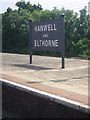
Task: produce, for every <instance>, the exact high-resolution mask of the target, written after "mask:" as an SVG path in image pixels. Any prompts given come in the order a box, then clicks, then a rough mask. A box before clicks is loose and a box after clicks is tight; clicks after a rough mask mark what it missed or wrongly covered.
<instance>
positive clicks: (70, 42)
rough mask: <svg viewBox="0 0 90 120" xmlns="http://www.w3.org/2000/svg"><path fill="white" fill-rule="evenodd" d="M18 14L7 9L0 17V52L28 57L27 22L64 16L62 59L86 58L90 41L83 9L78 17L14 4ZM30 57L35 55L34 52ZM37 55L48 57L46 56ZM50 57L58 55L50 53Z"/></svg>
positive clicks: (72, 14)
mask: <svg viewBox="0 0 90 120" xmlns="http://www.w3.org/2000/svg"><path fill="white" fill-rule="evenodd" d="M16 6H17V7H18V10H12V9H11V8H8V9H7V12H5V13H4V14H3V15H2V22H3V27H2V39H3V51H5V52H14V53H25V54H29V20H30V19H32V21H33V22H35V21H45V20H51V19H59V18H60V15H61V14H62V13H64V14H65V47H66V48H65V49H66V57H83V58H88V56H89V53H88V43H89V44H90V42H89V41H88V39H90V36H89V33H90V30H89V27H88V26H89V25H90V22H88V19H89V17H88V15H87V10H86V7H85V8H84V9H82V10H80V15H78V14H77V13H74V12H73V11H72V10H65V9H64V8H62V9H61V10H59V9H57V8H56V7H55V8H53V10H43V8H42V6H41V5H40V4H38V5H35V4H34V5H32V4H31V3H30V2H25V1H23V0H22V1H20V2H17V3H16ZM34 54H37V52H36V51H35V52H34ZM39 54H41V55H43V54H44V55H51V56H52V53H51V54H50V53H49V52H47V53H42V52H39ZM54 56H59V53H56V52H54Z"/></svg>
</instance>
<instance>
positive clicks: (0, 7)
mask: <svg viewBox="0 0 90 120" xmlns="http://www.w3.org/2000/svg"><path fill="white" fill-rule="evenodd" d="M17 1H20V0H0V13H2V12H4V11H6V9H7V8H8V7H11V8H12V9H17V8H16V7H15V4H16V2H17ZM25 1H26V2H27V1H30V2H31V4H38V3H40V4H41V5H42V7H43V9H44V10H45V9H49V10H52V9H53V7H57V8H58V9H61V8H62V7H64V8H65V9H71V10H74V11H75V12H78V11H79V10H80V9H82V8H84V6H88V2H89V1H90V0H25Z"/></svg>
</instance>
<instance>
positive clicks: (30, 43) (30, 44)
mask: <svg viewBox="0 0 90 120" xmlns="http://www.w3.org/2000/svg"><path fill="white" fill-rule="evenodd" d="M29 32H30V33H29V50H30V64H32V20H30V30H29Z"/></svg>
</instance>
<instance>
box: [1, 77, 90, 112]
mask: <svg viewBox="0 0 90 120" xmlns="http://www.w3.org/2000/svg"><path fill="white" fill-rule="evenodd" d="M0 81H2V82H5V83H8V84H10V85H13V86H16V88H19V89H20V90H21V89H22V88H24V89H25V90H23V91H31V92H33V93H35V94H38V95H37V96H41V97H45V98H47V99H50V100H52V101H53V102H56V103H59V104H62V105H64V106H67V107H70V108H73V109H77V110H79V111H83V112H85V113H88V112H89V111H90V106H88V105H85V104H82V103H80V102H77V101H74V100H70V99H67V98H65V97H60V96H57V95H54V94H51V93H47V92H44V91H40V90H37V89H35V88H31V87H28V86H25V85H21V84H18V83H15V82H11V81H8V80H6V79H1V78H0Z"/></svg>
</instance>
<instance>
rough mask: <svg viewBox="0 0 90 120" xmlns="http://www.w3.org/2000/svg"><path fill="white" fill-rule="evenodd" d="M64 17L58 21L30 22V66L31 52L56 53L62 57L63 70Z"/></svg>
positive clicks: (63, 66) (63, 65)
mask: <svg viewBox="0 0 90 120" xmlns="http://www.w3.org/2000/svg"><path fill="white" fill-rule="evenodd" d="M64 27H65V25H64V15H61V17H60V19H59V20H49V21H43V22H42V21H41V22H34V23H32V20H30V36H29V38H30V42H29V44H30V64H32V50H36V51H40V50H41V51H57V52H61V55H62V69H63V68H65V61H64V58H65V32H64Z"/></svg>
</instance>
